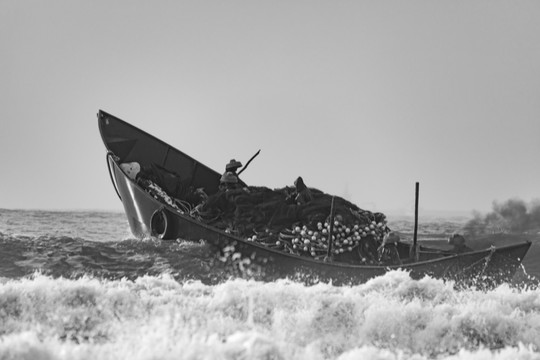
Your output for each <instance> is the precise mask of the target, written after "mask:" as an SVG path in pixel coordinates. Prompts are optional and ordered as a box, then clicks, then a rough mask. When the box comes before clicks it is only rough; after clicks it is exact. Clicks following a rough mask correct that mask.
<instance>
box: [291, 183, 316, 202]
mask: <svg viewBox="0 0 540 360" xmlns="http://www.w3.org/2000/svg"><path fill="white" fill-rule="evenodd" d="M294 186H295V188H296V192H295V194H294V201H295V202H296V204H297V205H304V204H307V203H308V202H310V201H311V200H313V195H311V191H310V190H309V188H308V187H307V186H306V184H305V183H304V179H302V177H301V176H299V177H298V178H297V179H296V180H295V182H294Z"/></svg>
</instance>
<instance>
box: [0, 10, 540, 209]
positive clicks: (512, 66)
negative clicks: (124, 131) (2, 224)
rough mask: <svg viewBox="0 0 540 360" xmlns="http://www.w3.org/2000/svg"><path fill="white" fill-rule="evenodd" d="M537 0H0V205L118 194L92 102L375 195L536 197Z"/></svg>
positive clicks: (57, 205) (441, 200)
mask: <svg viewBox="0 0 540 360" xmlns="http://www.w3.org/2000/svg"><path fill="white" fill-rule="evenodd" d="M539 34H540V2H539V1H519V2H512V1H497V0H495V1H493V0H490V1H454V0H448V1H264V2H263V1H234V0H233V1H190V2H187V1H133V0H130V1H74V0H69V1H68V0H66V1H42V0H39V1H26V0H0V45H1V46H0V51H1V53H0V54H1V56H0V105H1V106H0V124H1V128H0V164H1V166H2V176H1V177H0V179H1V180H0V208H39V209H104V210H120V209H121V208H122V207H121V203H120V202H119V200H118V198H117V196H116V194H115V192H114V189H113V187H112V185H111V183H110V180H109V175H108V173H107V167H106V163H105V148H104V146H103V144H102V141H101V138H100V135H99V131H98V128H97V119H96V113H97V111H98V110H99V109H103V110H105V111H107V112H110V113H112V114H113V115H116V116H117V117H120V118H121V119H124V120H126V121H128V122H131V123H132V124H134V125H136V126H138V127H140V128H142V129H143V130H145V131H147V132H149V133H151V134H153V135H155V136H157V137H159V138H161V139H162V140H164V141H166V142H168V143H169V144H171V145H173V146H175V147H176V148H178V149H180V150H182V151H184V152H186V153H188V154H189V155H191V156H193V157H195V158H196V159H198V160H200V161H202V162H203V163H205V164H206V165H208V166H210V167H213V168H214V169H216V170H218V171H222V170H224V165H225V164H226V163H227V162H228V161H229V160H230V159H232V158H236V159H237V160H240V161H242V162H244V163H245V162H246V161H247V160H248V159H249V158H250V157H251V156H252V155H253V154H254V153H255V152H256V151H257V150H258V149H262V151H261V154H260V155H259V157H258V158H257V159H256V160H255V161H254V162H253V163H252V164H251V165H250V167H249V169H248V170H246V172H245V173H243V174H242V179H243V180H244V181H246V182H247V183H249V184H253V185H267V186H269V187H282V186H285V185H292V183H293V181H294V180H295V178H296V177H297V176H299V175H301V176H303V178H304V180H305V182H306V183H307V185H308V186H312V187H317V188H320V189H321V190H324V191H326V192H329V193H334V194H337V195H342V196H345V197H347V198H349V199H350V200H352V201H353V202H355V203H357V204H358V205H359V206H361V207H364V208H367V209H370V210H379V211H389V210H392V211H395V210H402V211H410V210H411V209H412V208H413V206H414V183H415V181H419V182H420V192H421V194H420V204H421V207H422V208H423V209H424V210H425V211H427V210H438V209H440V210H451V211H465V212H467V211H471V210H473V209H475V210H480V211H487V210H489V209H490V208H491V205H492V201H494V200H505V199H508V198H513V197H518V198H522V199H525V200H526V201H529V200H531V199H534V198H538V197H540V194H539V193H540V190H539V185H538V184H539V183H540V182H539V179H540V166H539V160H538V157H539V155H540V141H539V135H540V101H539V100H540V66H539V64H540V41H539Z"/></svg>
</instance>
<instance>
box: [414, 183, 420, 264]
mask: <svg viewBox="0 0 540 360" xmlns="http://www.w3.org/2000/svg"><path fill="white" fill-rule="evenodd" d="M419 193H420V184H419V183H418V182H417V183H416V191H415V200H414V237H413V247H412V251H413V254H412V255H414V260H415V261H418V248H417V246H418V196H419Z"/></svg>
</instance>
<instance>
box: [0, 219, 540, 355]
mask: <svg viewBox="0 0 540 360" xmlns="http://www.w3.org/2000/svg"><path fill="white" fill-rule="evenodd" d="M390 225H391V222H390ZM534 246H535V244H533V247H534ZM531 249H532V248H531ZM206 250H207V248H206V245H205V244H204V243H188V242H182V241H175V242H162V241H158V240H156V239H143V240H139V239H135V238H133V237H132V236H131V235H130V232H129V228H128V225H127V221H126V219H125V216H124V214H121V213H103V212H48V211H15V210H0V359H341V360H348V359H384V360H386V359H388V360H390V359H540V290H538V289H537V287H536V286H532V285H531V284H530V283H527V282H523V283H521V284H515V283H514V284H503V285H501V286H499V287H498V288H496V289H492V290H489V291H486V290H483V291H482V290H478V289H474V288H470V289H457V288H456V287H454V284H453V283H452V282H445V281H442V280H438V279H433V278H430V277H425V278H423V279H421V280H412V279H410V278H409V276H408V274H407V273H406V272H404V271H392V272H389V273H387V274H386V275H384V276H381V277H378V278H375V279H372V280H371V281H368V282H367V283H365V284H362V285H358V286H352V287H350V286H345V287H337V286H333V285H331V284H317V285H314V286H305V285H303V284H300V283H295V282H291V281H287V280H282V281H276V282H271V283H263V282H257V281H252V280H246V279H233V278H231V279H223V278H219V276H218V275H216V274H214V271H213V268H212V262H211V259H210V258H208V256H207V251H206ZM531 254H532V255H533V256H537V255H535V253H534V252H531V251H530V252H529V254H528V256H530V255H531ZM526 260H527V261H525V267H527V263H530V264H534V263H536V262H537V260H538V258H535V259H526Z"/></svg>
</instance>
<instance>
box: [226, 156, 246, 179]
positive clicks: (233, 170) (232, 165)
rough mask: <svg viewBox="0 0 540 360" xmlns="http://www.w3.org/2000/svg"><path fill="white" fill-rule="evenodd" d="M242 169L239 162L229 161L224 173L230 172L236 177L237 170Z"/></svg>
mask: <svg viewBox="0 0 540 360" xmlns="http://www.w3.org/2000/svg"><path fill="white" fill-rule="evenodd" d="M241 167H242V163H241V162H240V161H236V160H235V159H231V161H229V163H228V164H227V165H225V172H231V173H233V174H234V175H235V176H236V177H238V174H237V172H236V171H237V170H238V169H239V168H241Z"/></svg>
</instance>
